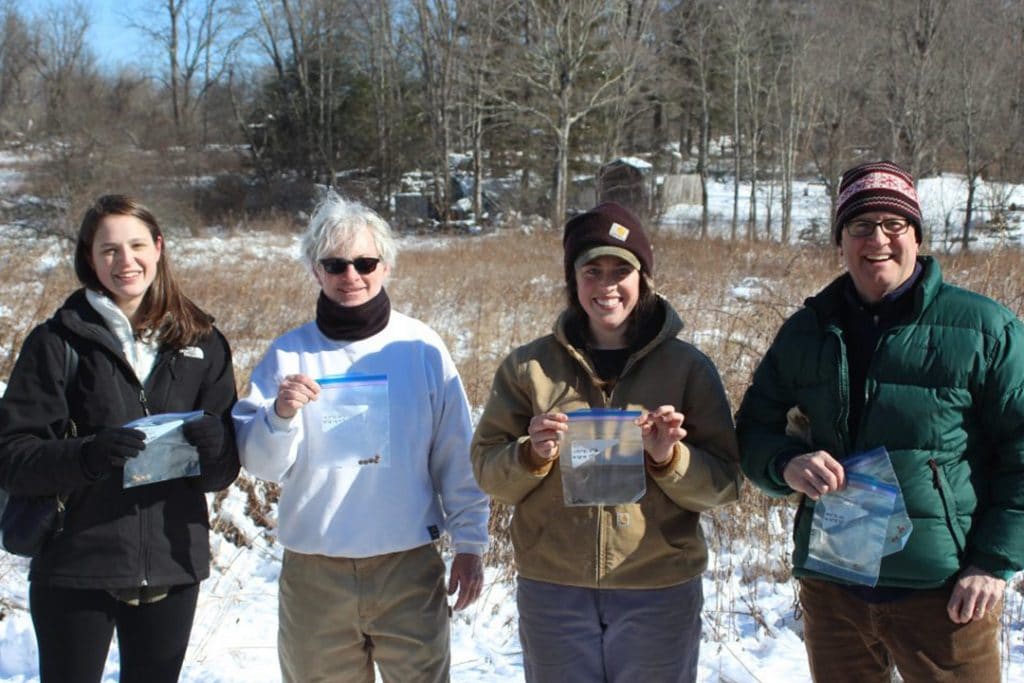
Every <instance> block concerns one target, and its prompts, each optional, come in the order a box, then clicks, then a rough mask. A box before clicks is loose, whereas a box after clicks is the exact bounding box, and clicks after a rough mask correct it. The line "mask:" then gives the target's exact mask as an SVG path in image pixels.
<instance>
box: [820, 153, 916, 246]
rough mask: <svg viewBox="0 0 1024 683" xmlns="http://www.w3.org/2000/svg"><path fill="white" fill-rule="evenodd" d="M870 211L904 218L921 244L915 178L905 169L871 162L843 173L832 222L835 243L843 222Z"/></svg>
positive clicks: (837, 241)
mask: <svg viewBox="0 0 1024 683" xmlns="http://www.w3.org/2000/svg"><path fill="white" fill-rule="evenodd" d="M869 211H889V212H891V213H895V214H898V215H900V216H903V217H904V218H906V219H907V220H908V221H910V222H911V223H913V225H914V235H915V236H916V237H917V243H918V244H920V243H921V223H922V220H921V204H920V202H919V201H918V198H917V190H915V189H914V177H913V176H912V175H910V173H909V172H908V171H907V170H906V169H904V168H902V167H900V166H897V165H896V164H894V163H892V162H891V161H873V162H871V163H867V164H861V165H860V166H854V167H853V168H851V169H849V170H847V171H844V172H843V175H842V179H841V180H840V182H839V201H838V202H837V203H836V218H835V221H833V223H832V231H833V234H834V235H835V239H836V244H841V243H842V237H843V236H842V231H843V226H844V225H846V222H847V221H849V220H850V219H851V218H855V217H856V216H859V215H860V214H862V213H867V212H869Z"/></svg>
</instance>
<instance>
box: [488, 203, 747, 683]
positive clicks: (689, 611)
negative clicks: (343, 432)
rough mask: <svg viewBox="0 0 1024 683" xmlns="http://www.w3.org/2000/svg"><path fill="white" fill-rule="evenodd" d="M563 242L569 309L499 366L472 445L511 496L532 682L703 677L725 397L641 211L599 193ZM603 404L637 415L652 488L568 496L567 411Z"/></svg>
mask: <svg viewBox="0 0 1024 683" xmlns="http://www.w3.org/2000/svg"><path fill="white" fill-rule="evenodd" d="M563 247H564V252H565V253H564V261H565V274H566V283H567V294H568V299H569V301H568V307H567V309H566V310H565V311H564V312H563V313H562V314H561V315H560V316H559V318H558V321H557V322H556V324H555V329H554V333H553V334H550V335H547V336H545V337H541V338H540V339H537V340H535V341H533V342H531V343H529V344H527V345H525V346H522V347H520V348H518V349H516V350H514V351H513V352H512V353H511V354H510V355H509V356H508V357H507V358H506V359H505V361H504V362H503V363H502V365H501V367H500V368H499V369H498V372H497V374H496V375H495V378H494V384H493V387H492V390H491V394H490V398H489V400H488V403H487V406H486V408H485V410H484V413H483V416H482V417H481V419H480V422H479V424H478V426H477V429H476V433H475V435H474V439H473V447H472V457H473V471H474V473H475V475H476V478H477V481H478V482H479V484H480V487H481V488H482V489H483V490H484V491H485V492H486V493H488V494H490V495H491V496H492V497H493V498H494V499H495V500H498V501H500V502H503V503H507V504H510V505H514V506H515V510H514V513H513V518H512V529H511V531H512V542H513V545H514V548H515V557H516V568H517V571H518V574H519V578H518V590H517V602H518V606H519V633H520V638H521V640H522V645H523V660H524V668H525V672H526V680H527V681H529V682H546V681H558V682H559V683H566V682H573V681H580V682H583V681H586V682H588V683H590V682H593V681H619V682H625V681H645V683H656V682H659V683H660V682H662V681H666V682H668V681H672V682H675V681H694V680H696V675H697V659H698V650H699V643H700V630H701V620H700V610H701V606H702V603H703V594H702V590H701V581H700V575H701V572H702V571H703V570H704V569H705V567H706V565H707V547H706V544H705V542H704V537H703V534H702V532H701V528H700V512H701V511H703V510H707V509H709V508H712V507H715V506H717V505H722V504H725V503H729V502H732V501H734V500H736V498H737V496H738V488H739V466H738V460H739V456H738V453H737V447H736V438H735V434H734V431H733V423H732V413H731V410H730V408H729V403H728V400H727V398H726V396H725V391H724V389H723V387H722V383H721V380H720V379H719V376H718V372H717V370H716V369H715V367H714V365H713V364H712V362H711V361H710V360H709V359H708V358H707V356H705V355H704V354H703V353H701V352H700V351H699V350H697V349H696V348H695V347H694V346H692V345H691V344H688V343H686V342H684V341H682V340H680V339H677V338H676V335H677V334H679V332H680V331H681V330H682V327H683V324H682V321H681V320H680V319H679V316H678V314H677V313H676V312H675V310H673V308H672V306H671V305H670V304H669V303H668V302H667V301H666V300H665V299H664V298H662V297H661V296H659V295H658V294H657V293H656V292H655V291H654V289H653V285H652V283H651V279H650V278H651V275H652V272H653V265H654V256H653V251H652V248H651V244H650V242H649V240H648V239H647V236H646V234H645V232H644V229H643V226H642V225H641V223H640V221H639V220H638V219H637V218H636V216H634V215H633V214H632V213H631V212H629V211H628V210H626V209H625V208H623V207H622V206H619V205H618V204H614V203H611V202H605V203H603V204H600V205H599V206H597V207H595V208H594V209H592V210H591V211H588V212H587V213H584V214H581V215H579V216H577V217H575V218H573V219H572V220H570V221H569V222H568V223H567V224H566V226H565V235H564V238H563ZM603 408H607V409H620V410H632V411H639V414H640V417H639V418H637V419H636V424H638V425H639V427H640V429H639V431H640V433H641V435H642V441H643V451H644V453H643V459H644V464H643V468H644V469H645V470H646V472H645V474H644V480H643V483H642V485H641V488H640V490H641V491H643V493H642V495H639V491H638V493H637V495H639V498H638V499H637V500H636V501H635V502H627V503H617V504H608V505H603V504H594V505H586V504H584V505H579V504H572V505H566V504H565V502H564V499H563V482H562V473H561V469H562V467H560V464H561V463H560V462H559V458H560V455H561V452H560V447H564V444H565V435H566V432H567V430H568V422H569V417H568V415H567V414H568V413H570V412H572V411H577V410H581V409H603ZM573 456H574V457H573V458H572V460H576V458H575V456H576V453H575V452H574V453H573ZM565 457H566V458H568V457H569V456H568V455H566V456H565ZM565 465H566V466H568V463H565ZM644 485H645V488H644ZM573 503H578V501H573Z"/></svg>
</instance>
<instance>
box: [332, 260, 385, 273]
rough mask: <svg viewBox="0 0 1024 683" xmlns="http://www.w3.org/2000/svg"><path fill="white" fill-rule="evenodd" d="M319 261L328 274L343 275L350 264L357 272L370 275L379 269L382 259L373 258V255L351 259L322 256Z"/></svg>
mask: <svg viewBox="0 0 1024 683" xmlns="http://www.w3.org/2000/svg"><path fill="white" fill-rule="evenodd" d="M319 263H320V267H321V268H323V269H324V272H325V273H327V274H328V275H341V274H342V273H344V272H345V271H346V270H348V267H349V266H352V267H353V268H355V269H356V272H357V273H359V274H360V275H369V274H370V273H372V272H373V271H375V270H377V264H378V263H380V259H379V258H373V257H372V256H360V257H358V258H354V259H352V260H351V261H349V260H348V259H344V258H322V259H320V261H319Z"/></svg>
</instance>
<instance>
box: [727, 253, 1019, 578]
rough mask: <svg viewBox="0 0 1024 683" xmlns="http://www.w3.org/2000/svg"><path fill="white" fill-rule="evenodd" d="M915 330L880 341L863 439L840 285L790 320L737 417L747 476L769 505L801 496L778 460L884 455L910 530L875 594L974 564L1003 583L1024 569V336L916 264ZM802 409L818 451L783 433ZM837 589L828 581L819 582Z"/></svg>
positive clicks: (798, 566)
mask: <svg viewBox="0 0 1024 683" xmlns="http://www.w3.org/2000/svg"><path fill="white" fill-rule="evenodd" d="M919 261H920V262H921V264H922V266H923V273H922V275H921V281H920V282H919V283H918V285H917V287H916V288H915V290H914V291H913V293H912V294H911V296H913V297H914V305H913V307H912V309H911V311H910V313H908V314H907V317H906V319H904V320H902V321H900V322H898V323H897V324H896V325H894V326H893V327H892V328H890V329H889V330H888V331H887V332H886V333H885V334H884V335H883V336H882V338H881V340H880V341H879V342H878V346H877V348H876V350H875V353H874V356H873V358H872V361H871V365H870V368H869V369H868V374H867V378H866V383H865V387H864V389H865V405H864V410H863V413H862V415H861V423H860V427H859V429H858V430H857V439H856V441H855V442H852V443H851V439H850V435H849V431H848V429H847V425H846V421H847V413H848V404H849V401H848V399H849V396H848V393H849V385H848V373H847V364H846V363H847V361H846V345H845V342H844V339H843V332H842V330H841V328H840V325H839V311H840V306H841V301H842V297H843V289H844V288H845V287H846V286H847V281H848V279H849V275H843V276H841V277H840V278H838V279H837V280H835V281H834V282H832V283H831V284H830V285H829V286H827V287H826V288H825V289H824V290H823V291H822V292H821V293H819V294H818V295H817V296H815V297H812V298H810V299H808V300H807V301H806V302H805V307H804V308H803V309H801V310H800V311H798V312H797V313H795V314H794V315H793V316H792V317H791V318H790V319H789V320H787V321H786V322H785V323H784V324H783V326H782V328H781V329H780V330H779V333H778V336H777V337H776V339H775V341H774V342H773V343H772V345H771V348H770V349H769V350H768V353H767V354H766V355H765V357H764V359H763V360H762V361H761V364H760V365H759V366H758V368H757V371H756V372H755V373H754V379H753V383H752V384H751V386H750V388H749V389H748V390H747V393H746V396H745V397H744V399H743V402H742V404H741V406H740V410H739V412H738V414H737V430H738V434H739V440H740V452H741V458H742V466H743V471H744V472H745V473H746V475H747V476H748V477H750V479H751V481H753V482H754V484H756V485H757V486H758V487H759V488H761V489H762V490H764V491H765V492H767V493H768V494H769V495H772V496H785V495H788V494H791V493H793V490H792V489H790V488H789V486H788V485H787V484H786V483H785V481H784V480H783V479H782V478H781V476H780V475H779V473H778V472H777V470H776V460H777V458H779V457H783V456H791V455H794V454H800V453H807V452H810V451H815V450H823V451H827V452H828V453H830V454H831V455H832V456H833V457H835V458H837V459H838V460H840V461H842V460H843V459H844V458H845V457H847V456H848V455H850V454H853V453H857V452H861V451H864V450H867V449H870V448H874V447H877V446H885V447H886V448H887V449H888V451H889V455H890V457H891V459H892V464H893V468H894V470H895V471H896V476H897V478H898V479H899V482H900V486H901V488H902V491H903V496H904V498H905V500H906V504H907V512H908V513H909V515H910V517H911V520H912V522H913V525H914V529H913V532H912V533H911V535H910V539H909V540H908V542H907V545H906V547H905V548H904V549H903V550H901V551H900V552H897V553H894V554H892V555H889V556H887V557H884V558H883V559H882V566H881V571H880V574H879V580H878V585H879V586H903V587H910V588H934V587H938V586H941V585H943V584H944V583H946V582H948V581H949V580H951V579H952V578H954V577H955V576H956V574H957V573H958V572H959V571H960V570H961V569H964V568H966V567H968V566H971V565H974V566H977V567H979V568H981V569H984V570H987V571H989V572H991V573H993V574H995V575H997V576H1000V577H1002V578H1009V577H1010V576H1012V575H1013V573H1014V572H1016V571H1017V570H1019V569H1021V568H1022V566H1024V327H1022V325H1021V323H1020V321H1019V320H1018V319H1017V318H1016V317H1015V316H1014V315H1013V313H1011V312H1010V311H1009V310H1007V309H1006V308H1005V307H1003V306H1001V305H1000V304H998V303H996V302H994V301H992V300H991V299H988V298H986V297H983V296H981V295H978V294H974V293H972V292H968V291H966V290H964V289H960V288H959V287H954V286H952V285H948V284H945V283H943V282H942V275H941V272H940V269H939V265H938V263H937V262H935V261H934V260H933V259H932V258H930V257H920V258H919ZM794 406H796V407H799V408H800V409H801V410H802V411H803V413H804V414H805V415H807V417H808V418H809V422H810V444H807V443H804V442H803V441H801V440H799V439H797V438H795V437H791V436H787V435H786V433H785V430H786V413H787V411H788V410H789V409H790V408H792V407H794ZM813 507H814V502H813V501H811V500H810V499H808V498H806V497H805V498H804V499H803V501H802V503H801V509H800V510H798V512H797V515H796V528H795V531H794V541H795V549H794V553H793V573H794V574H795V575H796V576H815V574H814V573H813V572H811V571H808V570H807V569H805V568H804V563H805V561H806V559H807V542H808V536H809V532H810V527H811V520H812V517H813V515H812V514H811V513H812V512H813ZM819 578H828V577H819Z"/></svg>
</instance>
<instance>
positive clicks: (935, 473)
mask: <svg viewBox="0 0 1024 683" xmlns="http://www.w3.org/2000/svg"><path fill="white" fill-rule="evenodd" d="M928 467H930V468H932V486H934V487H935V488H936V489H939V490H941V489H942V484H941V482H940V481H939V464H938V463H937V462H935V458H929V459H928Z"/></svg>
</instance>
